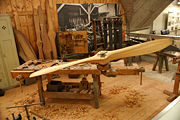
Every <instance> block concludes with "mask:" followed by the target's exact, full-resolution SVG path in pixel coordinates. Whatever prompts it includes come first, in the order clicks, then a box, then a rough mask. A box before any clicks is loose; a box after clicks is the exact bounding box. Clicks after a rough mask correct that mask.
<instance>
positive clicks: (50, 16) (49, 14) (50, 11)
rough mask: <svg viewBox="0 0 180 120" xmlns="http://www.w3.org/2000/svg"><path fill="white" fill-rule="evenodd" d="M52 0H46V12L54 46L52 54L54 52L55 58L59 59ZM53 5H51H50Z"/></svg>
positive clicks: (50, 37) (49, 34) (50, 38)
mask: <svg viewBox="0 0 180 120" xmlns="http://www.w3.org/2000/svg"><path fill="white" fill-rule="evenodd" d="M52 5H53V3H52V0H51V1H49V0H46V14H47V23H48V37H49V40H50V43H51V47H52V54H53V59H57V49H56V41H55V39H56V32H55V27H54V23H53V13H54V10H53V8H52ZM50 6H51V7H50Z"/></svg>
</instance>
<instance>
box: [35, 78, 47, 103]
mask: <svg viewBox="0 0 180 120" xmlns="http://www.w3.org/2000/svg"><path fill="white" fill-rule="evenodd" d="M37 84H38V93H39V100H40V102H42V103H44V104H43V105H45V99H44V96H43V92H44V90H43V84H42V77H41V76H38V77H37Z"/></svg>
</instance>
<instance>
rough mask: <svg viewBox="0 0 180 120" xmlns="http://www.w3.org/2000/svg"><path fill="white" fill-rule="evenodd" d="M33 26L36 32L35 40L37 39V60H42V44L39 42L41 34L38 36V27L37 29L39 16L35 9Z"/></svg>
mask: <svg viewBox="0 0 180 120" xmlns="http://www.w3.org/2000/svg"><path fill="white" fill-rule="evenodd" d="M34 26H35V31H36V38H37V42H36V44H37V47H38V52H39V59H42V60H44V54H43V43H42V40H41V34H40V27H39V16H38V12H37V9H34Z"/></svg>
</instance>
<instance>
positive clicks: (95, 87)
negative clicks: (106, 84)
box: [93, 75, 99, 108]
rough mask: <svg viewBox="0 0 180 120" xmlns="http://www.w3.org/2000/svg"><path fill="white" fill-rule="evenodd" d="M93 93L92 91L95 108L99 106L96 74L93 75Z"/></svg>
mask: <svg viewBox="0 0 180 120" xmlns="http://www.w3.org/2000/svg"><path fill="white" fill-rule="evenodd" d="M93 93H94V104H95V108H99V100H98V97H99V85H98V76H97V75H93Z"/></svg>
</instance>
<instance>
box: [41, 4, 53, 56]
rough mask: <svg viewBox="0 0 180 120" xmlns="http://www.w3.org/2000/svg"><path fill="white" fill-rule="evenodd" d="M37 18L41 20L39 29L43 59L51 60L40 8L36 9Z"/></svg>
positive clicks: (50, 51)
mask: <svg viewBox="0 0 180 120" xmlns="http://www.w3.org/2000/svg"><path fill="white" fill-rule="evenodd" d="M38 16H39V18H41V19H39V22H40V29H41V39H42V42H43V52H44V57H45V59H52V48H51V44H50V41H49V38H48V34H47V28H46V20H45V19H44V18H45V17H44V13H43V10H42V8H41V7H40V6H39V7H38Z"/></svg>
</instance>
